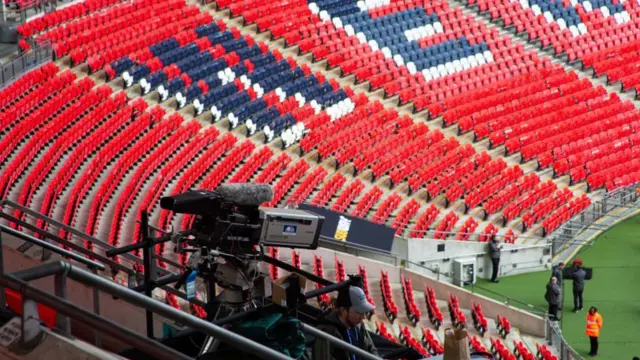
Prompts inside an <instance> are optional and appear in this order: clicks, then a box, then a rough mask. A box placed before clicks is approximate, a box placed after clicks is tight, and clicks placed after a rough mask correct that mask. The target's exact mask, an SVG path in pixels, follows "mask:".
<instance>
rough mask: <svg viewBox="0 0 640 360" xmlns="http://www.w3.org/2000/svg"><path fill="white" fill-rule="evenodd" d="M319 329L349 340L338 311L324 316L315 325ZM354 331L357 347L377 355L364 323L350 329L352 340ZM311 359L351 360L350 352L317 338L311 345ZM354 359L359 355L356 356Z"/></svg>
mask: <svg viewBox="0 0 640 360" xmlns="http://www.w3.org/2000/svg"><path fill="white" fill-rule="evenodd" d="M316 327H317V328H318V329H319V330H322V331H324V332H326V333H327V334H329V335H332V336H335V337H337V338H338V339H341V340H343V341H346V342H349V340H348V337H347V327H346V326H344V324H343V323H342V321H340V319H339V318H338V312H337V311H335V310H334V311H332V312H331V313H330V314H329V315H327V316H326V317H325V318H324V321H322V322H321V323H320V324H319V325H318V326H316ZM354 331H356V332H357V337H358V347H359V348H360V349H362V350H364V351H366V352H368V353H370V354H373V355H376V356H379V355H378V349H376V347H375V345H374V344H373V340H371V337H370V336H369V333H368V332H367V330H366V329H365V327H364V324H360V326H358V327H357V328H354V329H351V330H350V333H351V339H352V341H353V342H355V341H356V340H355V339H354V337H355V336H354ZM352 345H355V344H352ZM312 359H313V360H331V359H333V360H351V354H349V353H347V352H346V351H344V350H342V349H340V348H336V347H335V346H333V345H331V344H330V343H328V342H327V341H326V340H324V339H321V338H317V339H316V342H315V344H314V345H313V358H312ZM356 359H359V357H357V356H356Z"/></svg>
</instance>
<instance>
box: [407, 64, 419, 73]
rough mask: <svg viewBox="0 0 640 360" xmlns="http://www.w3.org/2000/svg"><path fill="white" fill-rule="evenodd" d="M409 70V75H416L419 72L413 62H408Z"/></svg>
mask: <svg viewBox="0 0 640 360" xmlns="http://www.w3.org/2000/svg"><path fill="white" fill-rule="evenodd" d="M407 70H408V71H409V74H411V75H414V74H415V73H416V72H417V71H418V70H417V69H416V64H414V63H413V62H408V63H407Z"/></svg>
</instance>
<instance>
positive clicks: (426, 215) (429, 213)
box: [411, 204, 440, 238]
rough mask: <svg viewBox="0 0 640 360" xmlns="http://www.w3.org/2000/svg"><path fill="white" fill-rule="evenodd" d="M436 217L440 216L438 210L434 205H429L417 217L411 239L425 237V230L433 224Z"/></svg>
mask: <svg viewBox="0 0 640 360" xmlns="http://www.w3.org/2000/svg"><path fill="white" fill-rule="evenodd" d="M438 215H440V210H439V209H438V208H437V207H436V206H435V205H434V204H431V205H429V207H427V208H426V209H425V210H424V212H422V213H421V214H420V215H419V216H418V220H417V221H416V224H415V225H414V226H413V229H412V230H411V237H412V238H422V237H425V236H426V235H427V234H426V232H427V229H429V227H430V226H431V224H433V222H434V221H435V220H436V218H437V217H438Z"/></svg>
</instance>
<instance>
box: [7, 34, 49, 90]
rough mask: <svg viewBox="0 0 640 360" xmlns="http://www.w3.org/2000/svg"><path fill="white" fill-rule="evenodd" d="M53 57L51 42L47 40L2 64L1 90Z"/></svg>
mask: <svg viewBox="0 0 640 360" xmlns="http://www.w3.org/2000/svg"><path fill="white" fill-rule="evenodd" d="M52 57H53V50H52V48H51V42H50V41H45V42H40V43H38V44H37V45H35V46H34V47H32V48H31V50H29V51H28V52H26V53H23V54H21V55H19V56H18V57H17V58H15V59H13V60H11V61H9V62H8V63H6V64H2V65H0V90H2V89H3V88H4V87H5V86H7V85H9V84H10V83H12V82H14V81H15V80H16V79H17V78H19V77H20V76H22V75H23V74H24V73H25V72H27V71H29V70H32V69H35V68H36V67H38V66H40V65H42V64H44V63H46V62H47V61H51V59H52Z"/></svg>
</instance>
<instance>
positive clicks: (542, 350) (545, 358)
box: [536, 343, 558, 360]
mask: <svg viewBox="0 0 640 360" xmlns="http://www.w3.org/2000/svg"><path fill="white" fill-rule="evenodd" d="M536 348H537V353H536V357H537V358H538V359H542V360H558V357H557V356H555V355H554V354H553V352H551V350H549V348H547V346H546V345H540V344H537V343H536Z"/></svg>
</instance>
